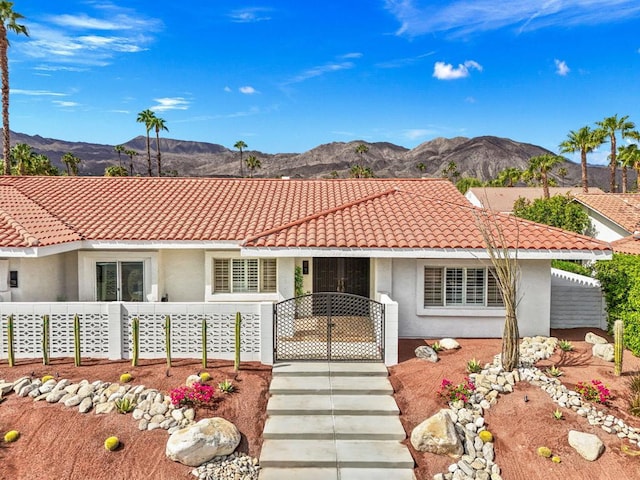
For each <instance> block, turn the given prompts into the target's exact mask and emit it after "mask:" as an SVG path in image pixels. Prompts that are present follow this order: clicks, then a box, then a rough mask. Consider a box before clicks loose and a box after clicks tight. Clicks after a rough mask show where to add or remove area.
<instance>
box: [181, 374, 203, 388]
mask: <svg viewBox="0 0 640 480" xmlns="http://www.w3.org/2000/svg"><path fill="white" fill-rule="evenodd" d="M194 383H200V376H199V375H189V376H188V377H187V380H186V382H185V385H186V386H187V387H191V386H193V384H194Z"/></svg>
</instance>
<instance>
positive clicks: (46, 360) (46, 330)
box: [42, 315, 49, 365]
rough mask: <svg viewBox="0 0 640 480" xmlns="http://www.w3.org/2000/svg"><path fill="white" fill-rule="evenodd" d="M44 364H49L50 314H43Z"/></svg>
mask: <svg viewBox="0 0 640 480" xmlns="http://www.w3.org/2000/svg"><path fill="white" fill-rule="evenodd" d="M42 364H43V365H49V315H43V316H42Z"/></svg>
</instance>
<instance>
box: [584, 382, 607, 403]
mask: <svg viewBox="0 0 640 480" xmlns="http://www.w3.org/2000/svg"><path fill="white" fill-rule="evenodd" d="M576 392H578V393H579V394H580V396H581V397H582V398H583V399H584V400H586V401H588V402H595V403H601V404H603V405H606V404H607V403H608V402H609V400H610V399H611V391H610V390H609V389H608V388H607V387H606V385H605V384H604V383H602V382H601V381H600V380H591V382H590V383H587V382H578V383H577V384H576Z"/></svg>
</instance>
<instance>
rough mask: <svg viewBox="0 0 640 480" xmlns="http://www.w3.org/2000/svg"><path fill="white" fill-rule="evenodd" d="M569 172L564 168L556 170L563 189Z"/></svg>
mask: <svg viewBox="0 0 640 480" xmlns="http://www.w3.org/2000/svg"><path fill="white" fill-rule="evenodd" d="M568 174H569V171H568V170H567V169H566V168H565V167H560V168H559V169H558V176H559V177H560V182H561V183H560V185H561V186H563V187H564V179H565V178H567V175H568Z"/></svg>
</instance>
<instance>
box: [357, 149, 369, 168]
mask: <svg viewBox="0 0 640 480" xmlns="http://www.w3.org/2000/svg"><path fill="white" fill-rule="evenodd" d="M368 151H369V147H367V146H366V145H365V144H364V143H361V144H360V145H358V146H357V147H356V153H357V154H358V155H360V166H361V167H362V170H363V171H364V154H365V153H367V152H368Z"/></svg>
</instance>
